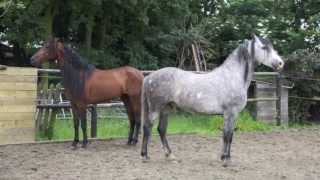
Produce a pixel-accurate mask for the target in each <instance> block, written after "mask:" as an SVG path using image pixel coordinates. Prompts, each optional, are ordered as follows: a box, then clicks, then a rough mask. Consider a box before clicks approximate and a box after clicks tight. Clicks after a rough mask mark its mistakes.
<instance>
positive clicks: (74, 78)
mask: <svg viewBox="0 0 320 180" xmlns="http://www.w3.org/2000/svg"><path fill="white" fill-rule="evenodd" d="M60 68H61V73H62V76H63V85H64V87H65V89H66V90H67V91H69V93H70V95H71V98H76V99H82V98H83V97H84V96H83V95H84V94H83V93H84V88H85V82H86V79H87V78H89V77H90V75H91V74H92V72H93V70H94V69H95V67H94V66H93V65H91V64H88V63H86V62H85V61H84V60H83V59H82V58H81V57H80V56H79V55H78V54H77V53H76V52H74V51H73V50H72V49H70V48H68V47H64V59H63V65H61V66H60Z"/></svg>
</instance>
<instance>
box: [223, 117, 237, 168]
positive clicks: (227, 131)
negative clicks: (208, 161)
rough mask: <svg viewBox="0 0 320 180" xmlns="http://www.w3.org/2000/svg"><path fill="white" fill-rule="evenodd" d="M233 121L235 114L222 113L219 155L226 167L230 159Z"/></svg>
mask: <svg viewBox="0 0 320 180" xmlns="http://www.w3.org/2000/svg"><path fill="white" fill-rule="evenodd" d="M235 119H236V113H233V112H225V113H224V128H223V152H222V155H221V160H222V161H223V166H228V164H229V162H230V158H231V156H230V150H231V143H232V137H233V129H234V124H235Z"/></svg>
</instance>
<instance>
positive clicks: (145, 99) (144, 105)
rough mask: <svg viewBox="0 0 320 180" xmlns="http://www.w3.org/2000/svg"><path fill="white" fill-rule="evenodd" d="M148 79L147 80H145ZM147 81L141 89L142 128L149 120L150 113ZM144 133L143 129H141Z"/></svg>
mask: <svg viewBox="0 0 320 180" xmlns="http://www.w3.org/2000/svg"><path fill="white" fill-rule="evenodd" d="M145 79H146V78H145ZM145 82H146V81H145V80H143V83H142V88H141V128H143V125H144V123H145V121H146V119H147V118H148V117H147V116H148V112H149V103H148V95H147V91H146V83H145ZM141 130H142V132H143V129H141Z"/></svg>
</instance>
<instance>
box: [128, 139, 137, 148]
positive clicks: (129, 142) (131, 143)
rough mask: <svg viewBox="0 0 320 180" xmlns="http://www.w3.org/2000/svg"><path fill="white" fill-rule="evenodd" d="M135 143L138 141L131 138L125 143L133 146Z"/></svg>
mask: <svg viewBox="0 0 320 180" xmlns="http://www.w3.org/2000/svg"><path fill="white" fill-rule="evenodd" d="M137 143H138V140H135V139H131V140H128V142H127V145H128V146H135V145H137Z"/></svg>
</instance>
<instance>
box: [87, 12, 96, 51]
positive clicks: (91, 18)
mask: <svg viewBox="0 0 320 180" xmlns="http://www.w3.org/2000/svg"><path fill="white" fill-rule="evenodd" d="M93 25H94V15H93V14H89V15H88V22H87V24H86V40H85V49H86V54H89V51H90V49H91V44H92V30H93Z"/></svg>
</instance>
